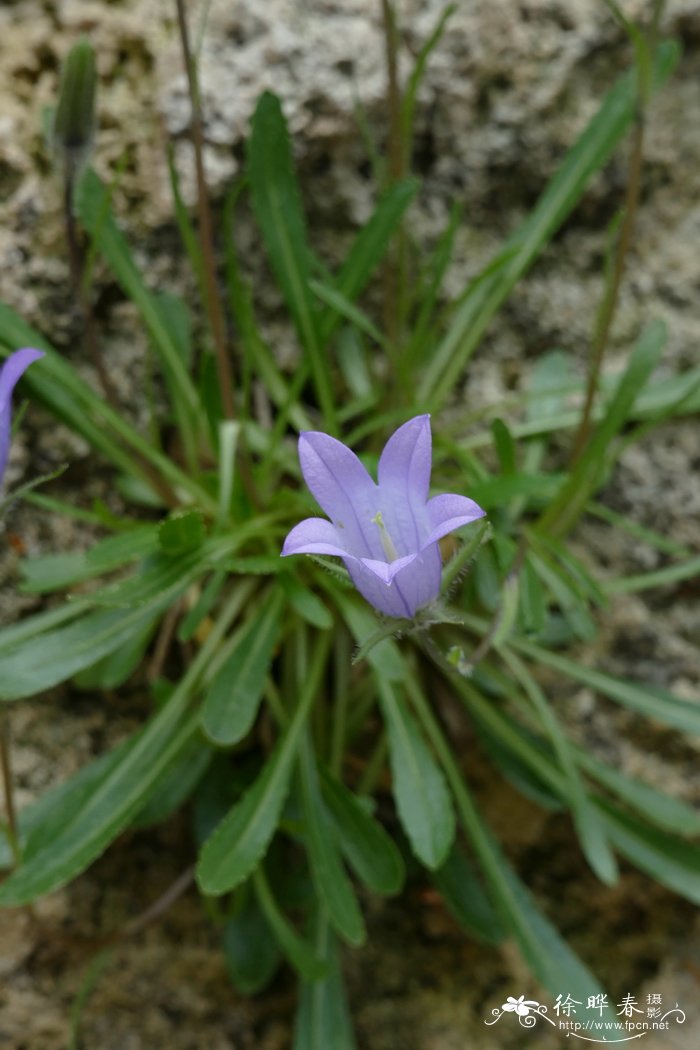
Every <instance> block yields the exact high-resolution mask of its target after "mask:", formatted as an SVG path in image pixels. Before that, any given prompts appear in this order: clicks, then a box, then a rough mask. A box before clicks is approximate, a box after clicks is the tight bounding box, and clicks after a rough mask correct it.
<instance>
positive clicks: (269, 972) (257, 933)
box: [222, 893, 280, 995]
mask: <svg viewBox="0 0 700 1050" xmlns="http://www.w3.org/2000/svg"><path fill="white" fill-rule="evenodd" d="M222 946H223V949H224V958H225V959H226V968H227V970H228V972H229V974H230V977H231V981H232V982H233V985H234V987H235V988H236V990H237V991H239V992H240V993H241V995H255V994H256V993H257V992H260V991H262V990H263V988H265V987H266V986H267V985H268V984H269V983H270V981H271V980H272V978H273V977H274V975H275V972H276V970H277V968H278V967H279V964H280V951H279V948H278V946H277V940H276V938H275V937H274V936H273V933H272V930H271V929H270V924H269V923H268V921H267V918H266V916H265V914H264V912H263V911H262V910H261V909H260V905H259V904H258V901H257V899H256V898H255V896H254V895H253V894H252V893H249V894H247V895H246V899H245V902H244V904H243V907H242V908H241V910H240V911H239V912H238V914H237V915H235V916H234V917H233V918H232V919H229V921H228V922H227V923H226V925H225V926H224V929H223V934H222Z"/></svg>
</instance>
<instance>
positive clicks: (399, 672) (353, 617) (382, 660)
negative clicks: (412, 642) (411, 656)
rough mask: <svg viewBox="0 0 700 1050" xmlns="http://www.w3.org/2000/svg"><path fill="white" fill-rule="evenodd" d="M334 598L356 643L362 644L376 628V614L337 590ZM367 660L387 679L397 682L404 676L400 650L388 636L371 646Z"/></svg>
mask: <svg viewBox="0 0 700 1050" xmlns="http://www.w3.org/2000/svg"><path fill="white" fill-rule="evenodd" d="M335 599H336V604H337V605H338V608H339V609H340V611H341V613H342V616H343V619H344V620H345V622H346V623H347V625H348V627H349V628H350V633H351V634H352V636H353V637H354V639H355V641H356V642H357V644H358V645H360V646H362V645H363V644H364V643H365V641H366V640H367V638H368V637H369V636H370V635H373V634H374V632H375V631H376V630H377V627H378V621H377V618H376V616H374V614H373V613H372V612H370V610H369V609H368V608H366V607H364V606H360V605H359V604H358V603H357V602H355V601H354V600H353V599H352V598H348V597H347V596H346V595H345V594H342V593H341V592H339V591H337V592H336V595H335ZM367 662H368V663H369V665H370V667H371V668H372V669H373V670H374V671H376V672H377V673H378V674H381V675H382V677H384V678H386V679H387V681H391V682H399V681H401V679H402V678H403V676H404V666H403V657H402V656H401V651H400V650H399V648H398V646H397V645H396V643H395V642H393V641H392V640H391V639H390V638H385V639H384V640H383V641H381V642H379V643H378V644H377V645H374V646H373V648H372V649H371V651H370V652H368V654H367Z"/></svg>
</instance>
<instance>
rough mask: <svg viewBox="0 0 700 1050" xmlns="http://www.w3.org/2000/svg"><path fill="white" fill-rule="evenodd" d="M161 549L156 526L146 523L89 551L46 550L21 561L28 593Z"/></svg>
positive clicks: (59, 585) (41, 591) (63, 584)
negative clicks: (53, 552) (54, 552)
mask: <svg viewBox="0 0 700 1050" xmlns="http://www.w3.org/2000/svg"><path fill="white" fill-rule="evenodd" d="M157 549H158V534H157V531H156V528H155V526H153V525H144V526H140V527H139V528H136V529H130V530H129V531H128V532H125V533H120V534H119V535H117V536H109V537H108V538H107V539H104V540H99V541H98V542H97V543H96V544H95V545H94V547H91V548H90V549H89V550H87V551H75V552H73V551H69V552H64V553H62V554H43V555H40V556H39V557H36V558H27V559H25V561H23V562H22V576H23V582H22V590H23V591H24V593H25V594H46V593H49V592H51V591H57V590H61V589H63V588H64V587H68V586H70V585H71V584H75V583H82V582H83V581H84V580H90V579H92V578H93V577H95V576H101V575H102V574H103V573H106V572H113V571H114V569H119V568H121V566H122V565H128V564H129V563H130V562H133V561H139V560H140V559H141V558H144V557H146V555H148V554H152V553H153V552H154V551H155V550H157Z"/></svg>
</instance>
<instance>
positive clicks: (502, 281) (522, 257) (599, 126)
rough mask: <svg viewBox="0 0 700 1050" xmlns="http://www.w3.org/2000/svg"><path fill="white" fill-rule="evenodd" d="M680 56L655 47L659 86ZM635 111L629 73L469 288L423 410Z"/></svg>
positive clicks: (439, 354) (433, 404)
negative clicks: (487, 272) (500, 262)
mask: <svg viewBox="0 0 700 1050" xmlns="http://www.w3.org/2000/svg"><path fill="white" fill-rule="evenodd" d="M678 55H679V48H678V45H677V44H676V43H675V42H672V41H666V42H664V43H662V44H661V45H660V46H659V48H658V49H657V51H656V54H655V56H654V60H655V61H654V65H655V72H656V84H657V86H660V85H661V84H662V83H663V82H664V80H665V79H666V78H667V77H668V76H669V74H670V73H671V71H672V69H673V68H674V66H675V64H676V62H677V60H678ZM636 112H637V90H636V73H635V71H634V70H632V71H630V72H629V73H626V74H625V75H624V76H622V77H621V78H620V79H619V80H618V82H617V84H616V85H615V86H614V87H613V88H612V90H611V91H610V92H609V93H608V95H607V96H606V98H605V100H604V101H603V104H602V106H601V108H600V110H599V111H598V113H597V114H596V116H595V117H594V118H593V120H592V121H591V122H590V124H589V125H588V127H587V128H586V130H585V131H584V132H583V134H582V135H581V137H580V138H579V140H578V141H577V142H576V144H575V145H574V147H573V148H572V149H571V150H570V151H569V153H568V154H567V155H566V157H565V158H564V161H563V163H562V165H561V167H560V168H559V171H558V172H557V173H556V175H555V176H554V178H553V179H552V181H551V182H550V183H549V185H548V186H547V188H546V189H545V191H544V193H543V194H542V196H541V197H540V199H539V201H538V202H537V204H536V205H535V207H534V209H533V210H532V211H531V212H530V214H529V215H528V217H527V218H526V219H525V221H524V222H523V224H522V225H521V226H520V228H519V229H518V230H517V231H516V232H515V233H514V234H513V236H512V237H511V238H510V239H509V240H508V242H507V243H506V246H505V251H508V252H510V253H511V254H510V257H509V258H508V259H507V261H506V263H505V265H504V266H502V267H499V268H498V269H496V270H495V272H494V273H493V274H492V275H491V276H490V277H489V278H488V279H486V280H483V281H478V280H477V281H476V282H474V283H473V284H472V285H471V286H470V288H468V289H467V291H466V293H465V295H464V296H463V298H462V300H461V302H460V304H459V306H458V308H457V310H456V312H455V315H454V317H453V319H452V323H451V325H450V327H449V329H448V331H447V332H446V334H445V336H444V338H443V340H442V341H441V343H440V344H439V345H438V347H437V348H436V350H435V352H434V353H433V354H432V356H431V358H430V362H429V364H428V367H427V368H426V371H425V374H424V377H423V384H422V387H421V391H422V396H423V401H424V404H425V406H426V407H427V408H431V409H433V410H435V409H437V408H438V407H439V406H440V405H441V404H442V403H443V402H444V400H445V397H446V396H447V395H448V394H449V393H450V392H451V391H452V390H453V389H454V386H455V383H456V381H457V379H458V378H459V376H460V375H461V373H462V372H463V370H464V366H465V365H466V363H467V361H468V360H469V358H470V356H471V355H472V353H473V352H474V350H475V349H476V347H477V346H478V344H479V341H480V339H481V337H482V335H483V333H484V331H485V330H486V327H487V326H488V324H489V322H490V321H491V319H492V317H493V316H494V314H495V313H496V311H497V310H498V308H499V306H500V305H501V303H502V302H503V301H504V300H505V299H506V297H507V296H508V294H509V293H510V291H511V289H512V288H513V286H514V285H515V283H516V282H517V281H518V280H519V278H520V277H521V276H522V275H523V274H524V273H525V272H526V270H527V269H528V268H529V267H530V266H531V265H532V263H533V262H534V260H535V259H536V258H537V256H538V255H539V253H540V252H541V250H542V249H543V248H544V246H545V245H546V244H547V243H548V241H549V240H550V239H551V237H552V236H553V235H554V234H555V233H556V231H557V230H558V229H559V227H560V226H561V224H562V223H563V221H564V220H565V219H566V217H567V215H569V214H570V212H571V211H572V209H573V208H574V207H575V205H576V204H577V203H578V201H579V200H580V198H581V195H582V193H583V191H584V189H585V187H586V185H587V183H588V181H589V180H590V178H591V177H592V176H593V175H594V174H595V173H596V172H597V171H599V170H600V168H602V166H603V165H604V164H605V162H606V161H607V159H608V157H609V156H610V155H611V153H612V151H613V150H614V148H615V146H616V145H617V143H618V142H619V141H620V139H621V138H622V136H623V135H624V134H625V132H626V131H627V130H628V128H629V127H630V125H631V124H632V121H633V120H634V118H635V115H636Z"/></svg>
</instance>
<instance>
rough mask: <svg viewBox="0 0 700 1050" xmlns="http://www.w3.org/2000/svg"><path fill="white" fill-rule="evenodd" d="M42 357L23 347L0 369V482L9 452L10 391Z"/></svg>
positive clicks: (38, 351)
mask: <svg viewBox="0 0 700 1050" xmlns="http://www.w3.org/2000/svg"><path fill="white" fill-rule="evenodd" d="M43 356H44V354H43V351H41V350H34V349H33V347H25V348H24V349H22V350H16V351H15V352H14V354H10V356H9V357H8V358H7V360H6V361H5V363H4V364H3V366H2V368H0V481H2V476H3V474H4V473H5V467H6V465H7V457H8V454H9V450H10V424H11V420H12V391H13V390H14V388H15V386H16V385H17V383H18V382H19V380H20V379H21V378H22V376H23V375H24V373H25V372H26V370H27V369H28V368H29V366H30V365H31V364H33V363H34V361H38V360H39V358H40V357H43Z"/></svg>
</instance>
